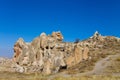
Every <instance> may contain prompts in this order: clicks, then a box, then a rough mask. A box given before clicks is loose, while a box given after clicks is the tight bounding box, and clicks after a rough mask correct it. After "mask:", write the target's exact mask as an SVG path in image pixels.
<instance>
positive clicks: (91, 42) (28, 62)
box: [0, 31, 120, 74]
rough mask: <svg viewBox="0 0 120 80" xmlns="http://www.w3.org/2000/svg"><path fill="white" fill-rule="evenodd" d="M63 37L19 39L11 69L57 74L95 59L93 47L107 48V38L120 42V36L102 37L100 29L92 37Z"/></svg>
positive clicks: (42, 35) (42, 34)
mask: <svg viewBox="0 0 120 80" xmlns="http://www.w3.org/2000/svg"><path fill="white" fill-rule="evenodd" d="M62 40H63V35H62V33H61V32H60V31H58V32H53V33H52V34H51V35H47V34H46V33H41V35H40V36H38V37H37V38H35V39H34V40H33V41H32V42H30V43H26V42H24V40H23V39H22V38H19V39H18V41H17V42H16V43H15V44H14V56H13V59H12V60H11V61H10V62H9V63H11V65H10V68H11V70H12V71H13V72H14V71H15V72H21V73H26V72H27V73H33V72H39V73H43V74H52V73H57V72H58V71H60V70H61V69H67V68H69V67H72V66H74V65H76V64H78V63H82V62H84V61H87V60H89V59H91V58H92V57H94V56H95V55H92V53H90V49H97V48H103V47H104V45H105V44H106V41H108V42H110V41H117V42H120V39H119V38H116V37H111V36H101V35H100V34H99V33H98V32H95V34H94V35H93V36H92V37H90V38H89V39H87V40H84V41H81V42H77V43H68V42H63V41H62ZM1 61H2V62H1ZM3 61H4V60H1V59H0V65H1V64H2V63H4V62H3ZM5 61H6V60H5ZM7 64H8V63H7ZM2 65H3V64H2Z"/></svg>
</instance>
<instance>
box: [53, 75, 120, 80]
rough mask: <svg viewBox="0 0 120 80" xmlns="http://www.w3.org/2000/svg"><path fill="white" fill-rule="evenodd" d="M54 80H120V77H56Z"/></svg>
mask: <svg viewBox="0 0 120 80" xmlns="http://www.w3.org/2000/svg"><path fill="white" fill-rule="evenodd" d="M53 80H120V76H82V77H68V78H65V77H56V78H55V79H53Z"/></svg>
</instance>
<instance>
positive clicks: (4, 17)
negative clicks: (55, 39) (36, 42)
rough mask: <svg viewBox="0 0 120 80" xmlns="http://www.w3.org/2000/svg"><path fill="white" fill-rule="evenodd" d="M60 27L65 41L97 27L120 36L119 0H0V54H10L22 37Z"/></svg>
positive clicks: (84, 36) (85, 35)
mask: <svg viewBox="0 0 120 80" xmlns="http://www.w3.org/2000/svg"><path fill="white" fill-rule="evenodd" d="M58 30H60V31H61V32H62V33H63V35H64V41H74V40H75V39H76V38H79V39H81V40H83V39H86V38H88V37H90V36H92V35H93V33H94V32H95V31H96V30H98V31H99V32H100V33H101V34H102V35H113V36H117V37H120V31H119V30H120V0H0V56H5V57H11V56H12V55H13V50H12V48H13V45H14V43H15V42H16V41H17V39H18V38H19V37H23V38H24V40H25V41H27V42H30V41H32V40H33V38H35V37H37V36H39V35H40V33H41V32H46V33H47V34H51V33H52V31H58Z"/></svg>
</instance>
